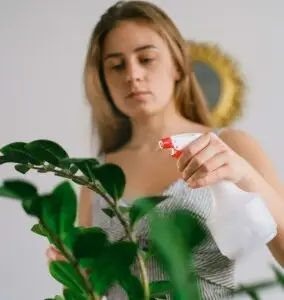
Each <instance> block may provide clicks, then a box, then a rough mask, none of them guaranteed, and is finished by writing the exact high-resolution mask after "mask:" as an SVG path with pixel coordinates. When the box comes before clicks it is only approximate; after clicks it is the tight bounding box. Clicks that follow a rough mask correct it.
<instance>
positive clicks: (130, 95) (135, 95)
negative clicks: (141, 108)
mask: <svg viewBox="0 0 284 300" xmlns="http://www.w3.org/2000/svg"><path fill="white" fill-rule="evenodd" d="M149 94H150V92H147V91H135V92H131V93H130V94H128V96H127V98H131V97H140V96H143V95H149Z"/></svg>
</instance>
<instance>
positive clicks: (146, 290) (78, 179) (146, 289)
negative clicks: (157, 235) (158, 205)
mask: <svg viewBox="0 0 284 300" xmlns="http://www.w3.org/2000/svg"><path fill="white" fill-rule="evenodd" d="M32 168H34V169H36V170H42V169H43V168H41V167H37V166H34V165H32ZM44 170H45V171H46V172H55V173H56V175H57V176H62V177H65V178H66V177H67V178H69V179H73V180H76V182H77V183H78V184H81V185H84V186H86V187H88V188H89V189H91V190H93V191H94V192H96V193H97V194H98V195H100V196H101V197H102V198H103V199H104V200H105V201H106V202H107V204H108V205H109V206H110V207H111V208H112V209H113V211H114V213H115V215H116V216H117V218H118V220H119V222H120V223H121V225H122V227H123V228H124V230H125V233H126V235H127V237H128V239H129V240H130V241H131V242H133V243H136V238H135V236H134V234H133V233H132V228H131V227H130V225H128V223H127V222H126V220H125V219H124V218H123V216H122V214H121V213H120V211H119V209H118V207H117V206H116V204H115V201H113V199H112V198H110V197H108V196H107V195H106V194H105V193H104V192H103V191H102V190H101V189H100V187H99V186H98V185H97V184H96V183H95V182H90V181H89V180H88V179H87V178H86V179H85V178H82V177H79V176H76V175H73V174H71V173H70V172H66V171H64V170H54V169H53V168H50V169H48V168H46V167H45V168H44ZM137 259H138V265H139V268H140V271H141V280H142V285H143V288H144V293H145V300H149V299H150V290H149V280H148V275H147V269H146V265H145V262H144V259H143V256H142V253H141V252H140V251H139V250H138V253H137ZM94 297H95V296H94ZM92 300H98V298H93V299H92Z"/></svg>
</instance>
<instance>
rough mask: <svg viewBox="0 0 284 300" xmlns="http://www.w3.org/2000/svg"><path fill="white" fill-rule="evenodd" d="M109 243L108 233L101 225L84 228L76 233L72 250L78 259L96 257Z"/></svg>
mask: <svg viewBox="0 0 284 300" xmlns="http://www.w3.org/2000/svg"><path fill="white" fill-rule="evenodd" d="M107 245H109V241H108V236H107V234H106V233H105V232H104V231H103V230H102V229H101V228H99V227H89V228H88V227H87V228H82V229H81V230H80V231H79V232H78V234H77V235H76V239H75V241H74V244H73V248H72V252H73V254H74V256H75V257H76V258H77V259H82V258H96V257H98V256H99V255H100V254H102V252H103V251H104V248H105V247H106V246H107Z"/></svg>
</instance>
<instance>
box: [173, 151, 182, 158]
mask: <svg viewBox="0 0 284 300" xmlns="http://www.w3.org/2000/svg"><path fill="white" fill-rule="evenodd" d="M181 154H182V151H181V150H175V149H172V153H171V156H172V157H174V158H179V157H180V155H181Z"/></svg>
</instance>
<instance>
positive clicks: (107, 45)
mask: <svg viewBox="0 0 284 300" xmlns="http://www.w3.org/2000/svg"><path fill="white" fill-rule="evenodd" d="M85 86H86V95H87V99H88V101H89V103H90V106H91V108H92V112H93V119H94V120H95V124H96V128H97V130H98V136H99V140H100V157H99V158H100V159H101V161H102V162H111V163H115V164H118V165H119V166H120V167H121V168H122V169H123V171H124V172H125V174H126V179H127V185H126V189H125V193H124V195H123V200H121V201H122V203H124V204H131V201H133V199H135V198H137V197H139V196H145V195H153V194H163V193H164V194H168V195H171V196H172V198H170V199H171V200H169V201H172V202H173V203H170V204H169V205H168V207H171V206H175V207H180V206H182V207H185V208H187V209H190V210H193V211H195V212H197V213H199V214H200V215H201V216H203V217H204V219H206V217H207V216H208V213H209V211H210V201H211V200H212V199H211V196H210V193H209V192H208V188H207V186H208V185H209V184H211V183H214V182H217V181H219V180H221V179H228V180H231V181H233V182H235V183H236V184H237V185H238V187H240V188H241V189H243V190H245V191H250V192H257V193H260V194H261V195H262V196H263V198H264V199H265V201H266V204H267V206H268V208H269V210H270V212H271V213H272V215H273V217H274V218H275V220H276V221H277V224H278V234H277V236H276V237H275V238H274V239H273V241H271V242H270V243H269V245H268V246H269V249H270V251H271V252H272V254H273V255H274V257H275V258H276V259H277V261H278V262H279V263H280V264H281V265H284V218H283V212H284V200H283V197H284V189H283V185H282V183H281V182H280V180H279V178H278V176H277V175H276V173H275V171H274V169H273V168H272V166H271V163H270V161H269V160H268V159H267V157H266V156H265V155H264V153H263V151H262V150H261V149H260V147H259V146H258V144H257V143H256V142H255V141H254V140H253V139H252V138H251V137H250V136H249V135H248V134H247V133H244V132H240V131H237V130H231V129H223V130H219V131H218V130H215V129H214V128H211V127H210V118H209V115H208V111H207V110H206V105H205V102H204V101H203V99H202V93H201V92H200V89H199V87H198V84H197V82H196V80H195V77H194V75H193V73H192V71H191V64H190V59H189V57H188V49H187V46H186V42H185V41H184V39H183V38H182V36H181V34H180V33H179V31H178V30H177V28H176V27H175V25H174V24H173V22H172V21H171V20H170V19H169V17H168V16H167V15H166V14H165V13H164V12H163V11H161V9H159V8H158V7H156V6H155V5H154V4H150V3H148V2H144V1H127V2H122V1H120V2H118V3H116V4H115V5H113V6H111V7H110V8H109V9H108V10H107V12H106V13H105V14H104V15H103V16H102V17H101V19H100V21H99V23H98V24H97V26H96V28H95V29H94V32H93V34H92V37H91V41H90V45H89V50H88V54H87V60H86V67H85ZM185 132H194V133H196V132H199V133H203V135H202V136H201V137H200V138H198V139H197V140H196V141H195V142H194V143H192V144H191V145H189V146H188V147H186V148H185V151H184V152H183V154H182V155H181V156H180V157H179V159H178V160H177V161H176V160H174V159H172V158H171V157H170V156H169V154H168V153H167V152H163V151H162V152H161V151H156V149H157V141H158V140H159V139H160V138H163V137H165V136H169V135H173V134H179V133H185ZM101 200H102V199H100V198H98V197H94V196H93V194H91V192H90V191H89V190H87V189H85V188H82V190H81V199H80V211H79V223H80V225H81V226H93V225H98V226H101V227H103V228H104V229H105V230H108V232H109V234H110V236H111V237H112V238H119V237H121V235H122V229H121V228H120V227H119V224H118V223H115V221H109V220H108V218H107V217H106V216H105V215H104V214H103V213H102V212H101V208H102V205H103V203H104V202H103V201H101ZM167 201H168V200H167ZM143 234H145V235H144V238H146V233H145V232H144V233H143ZM143 234H142V235H143ZM141 238H142V239H143V236H142V237H141ZM47 253H48V257H49V259H50V260H57V259H62V257H61V256H60V253H58V252H57V251H56V249H54V248H53V247H50V248H49V249H48V251H47ZM195 264H196V268H197V270H198V276H199V284H200V287H201V290H202V294H203V297H204V299H208V300H209V299H210V300H213V299H222V298H223V297H224V296H225V295H227V294H229V292H230V290H231V288H232V287H233V286H234V280H233V277H234V262H233V261H230V260H228V259H227V258H225V257H223V256H222V255H221V253H220V252H219V250H218V248H217V247H216V244H215V243H214V241H213V239H212V240H210V241H209V242H208V243H207V244H206V246H203V248H202V249H199V251H198V250H197V254H196V261H195ZM148 273H149V276H150V280H160V279H163V278H164V274H163V273H162V272H161V271H160V270H159V269H158V266H157V265H156V264H155V262H154V261H152V262H151V263H149V265H148ZM108 299H109V300H112V299H126V298H125V296H124V295H123V291H122V290H121V289H119V288H118V287H114V288H112V289H111V290H110V291H109V293H108Z"/></svg>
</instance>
